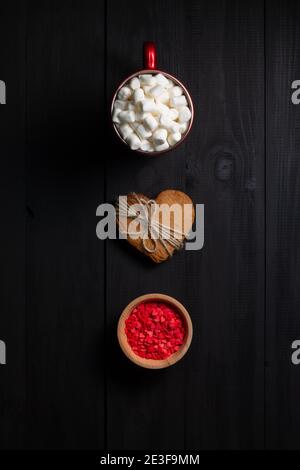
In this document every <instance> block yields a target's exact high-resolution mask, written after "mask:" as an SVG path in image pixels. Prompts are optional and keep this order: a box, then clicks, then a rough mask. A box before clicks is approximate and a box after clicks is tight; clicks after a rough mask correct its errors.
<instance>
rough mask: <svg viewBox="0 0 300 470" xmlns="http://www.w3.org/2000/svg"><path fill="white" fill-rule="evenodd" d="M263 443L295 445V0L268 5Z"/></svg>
mask: <svg viewBox="0 0 300 470" xmlns="http://www.w3.org/2000/svg"><path fill="white" fill-rule="evenodd" d="M266 14H267V16H266V18H267V35H266V38H267V44H266V46H267V48H266V52H267V54H266V55H267V134H266V138H267V155H266V157H267V180H266V192H267V206H266V207H267V253H266V259H267V279H268V284H267V317H266V319H267V321H266V332H267V336H266V351H267V357H266V359H267V368H266V386H267V388H266V396H267V401H266V405H267V414H266V417H267V420H266V431H267V442H266V445H267V447H268V448H272V449H278V448H283V449H299V448H300V439H299V429H300V403H299V390H300V370H299V366H298V367H296V366H294V365H293V364H292V362H291V355H292V349H291V344H292V342H293V341H294V340H299V338H300V315H299V312H300V292H299V283H300V162H299V155H300V139H299V136H300V106H299V105H298V106H295V105H293V104H292V101H291V95H292V89H291V85H292V82H293V81H294V80H300V78H299V77H300V5H299V2H297V1H293V0H289V1H286V2H284V1H281V0H277V1H275V2H273V1H272V2H271V1H268V2H267V11H266Z"/></svg>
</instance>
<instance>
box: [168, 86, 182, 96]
mask: <svg viewBox="0 0 300 470" xmlns="http://www.w3.org/2000/svg"><path fill="white" fill-rule="evenodd" d="M169 93H170V96H171V98H175V96H181V95H182V94H183V89H182V88H181V87H180V86H174V87H172V88H171V89H170V90H169Z"/></svg>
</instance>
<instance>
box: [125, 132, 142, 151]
mask: <svg viewBox="0 0 300 470" xmlns="http://www.w3.org/2000/svg"><path fill="white" fill-rule="evenodd" d="M127 143H128V145H129V147H130V148H131V150H137V149H139V148H140V146H141V144H142V142H141V141H140V139H139V138H138V136H137V135H136V134H135V132H133V133H132V134H130V135H129V136H128V137H127Z"/></svg>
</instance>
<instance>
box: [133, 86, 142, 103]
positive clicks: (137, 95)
mask: <svg viewBox="0 0 300 470" xmlns="http://www.w3.org/2000/svg"><path fill="white" fill-rule="evenodd" d="M144 99H145V93H144V90H143V89H142V88H138V89H137V90H135V92H134V93H133V101H134V103H135V104H137V103H138V102H139V101H143V100H144Z"/></svg>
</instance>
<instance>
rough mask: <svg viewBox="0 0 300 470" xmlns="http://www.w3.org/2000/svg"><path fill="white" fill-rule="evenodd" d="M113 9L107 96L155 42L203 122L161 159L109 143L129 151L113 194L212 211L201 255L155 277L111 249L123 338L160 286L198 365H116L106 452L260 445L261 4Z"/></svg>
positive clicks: (111, 287)
mask: <svg viewBox="0 0 300 470" xmlns="http://www.w3.org/2000/svg"><path fill="white" fill-rule="evenodd" d="M116 3H117V2H111V3H110V5H111V6H110V7H109V10H108V77H109V78H108V83H109V89H108V92H109V95H110V94H112V92H113V89H114V87H116V86H117V85H118V82H119V81H120V80H122V79H123V78H124V75H126V74H129V73H132V72H133V71H134V70H137V69H138V68H139V67H140V66H141V47H140V46H141V44H142V42H143V41H144V40H156V41H157V43H158V48H159V67H161V68H162V69H165V70H166V71H168V72H170V73H172V74H174V75H175V76H178V77H179V78H180V79H181V80H182V81H183V83H185V84H186V86H187V87H188V89H189V90H190V91H191V95H192V97H193V100H194V103H195V113H196V121H195V125H194V128H193V131H192V134H191V136H190V137H189V139H187V141H186V143H185V145H184V146H182V147H180V148H179V149H177V151H176V152H174V154H170V155H167V156H165V157H162V158H161V159H157V160H153V159H152V160H151V159H150V160H146V159H141V158H139V159H138V158H134V157H132V156H131V155H130V154H129V153H126V151H123V149H122V150H118V147H114V146H113V145H114V144H112V150H111V153H114V154H117V153H119V160H118V166H119V177H118V175H116V173H115V171H114V168H115V164H116V163H115V161H114V162H113V163H112V167H113V168H112V170H110V168H108V175H107V178H108V187H109V193H108V196H109V197H113V196H116V195H117V194H118V193H120V191H121V192H122V191H126V192H128V191H129V190H134V191H141V192H146V191H147V194H149V193H150V194H151V195H153V194H154V195H155V194H156V193H157V192H158V191H159V190H161V189H165V188H168V187H170V186H171V187H173V186H174V182H178V184H179V185H180V186H179V187H180V188H181V189H184V188H187V189H188V190H187V193H189V192H190V193H191V196H192V198H193V200H194V202H198V203H204V204H205V205H206V207H207V211H206V221H205V227H206V240H207V241H206V246H205V249H204V250H203V252H186V253H182V254H180V255H179V256H178V257H175V258H174V259H173V260H172V262H170V263H166V264H165V265H164V266H159V270H158V269H156V270H154V269H149V267H148V266H144V265H143V264H142V263H141V262H140V261H139V260H138V259H137V260H136V261H135V260H134V259H133V257H132V259H131V258H129V255H130V256H131V254H129V252H128V254H127V251H125V248H124V249H123V247H122V246H121V244H119V245H118V246H114V245H113V244H112V243H110V244H109V245H108V272H107V283H108V302H109V305H108V315H109V318H110V319H111V325H112V331H113V334H114V328H115V322H116V319H117V317H118V315H119V314H120V312H121V310H122V308H123V307H124V305H126V303H127V302H128V301H129V300H130V299H131V298H134V296H135V295H140V294H143V293H147V291H148V292H149V291H150V292H151V291H153V290H155V291H157V292H169V293H171V294H174V295H175V297H179V299H183V300H184V303H185V304H186V307H187V308H188V309H189V311H190V312H191V316H192V319H193V321H194V322H195V325H196V328H195V339H194V342H193V346H192V348H191V357H190V358H189V359H190V360H189V361H186V362H185V361H183V363H182V364H179V365H178V366H177V367H176V368H174V369H173V370H170V371H168V372H167V374H164V375H162V374H161V375H157V376H150V375H149V372H148V371H146V372H145V371H139V370H135V369H133V368H132V367H131V366H130V365H128V364H126V363H125V362H124V361H123V359H122V358H117V359H116V362H115V365H113V369H117V371H118V381H116V380H115V379H114V377H113V375H114V372H112V373H111V375H112V378H111V380H110V381H109V408H108V416H109V444H110V446H111V447H112V448H162V449H164V448H173V449H183V448H184V447H186V448H197V449H201V448H203V449H207V448H259V447H262V446H263V413H262V410H263V323H264V291H263V288H264V269H263V268H264V231H263V226H264V224H263V221H264V218H263V217H264V200H263V194H264V193H263V183H264V134H263V132H264V131H263V127H264V126H263V123H264V120H263V119H264V109H263V103H264V94H263V90H264V75H263V70H264V61H263V57H264V56H263V51H264V42H263V8H262V4H261V2H254V3H253V2H252V3H251V6H250V5H248V6H241V5H240V2H213V3H212V4H208V3H207V2H205V3H200V2H193V1H192V2H184V1H177V2H175V3H174V2H170V3H169V2H165V3H166V4H165V8H164V9H163V10H161V2H151V4H149V6H146V7H145V9H143V11H141V9H140V8H139V3H138V2H131V3H130V5H129V6H128V5H126V7H125V6H124V7H123V8H121V9H120V7H119V9H118V10H117V5H116ZM116 11H117V14H116ZM170 11H172V14H171V15H172V20H171V21H170ZM158 17H159V21H157V18H158ZM233 25H234V27H233ZM133 31H134V34H133V33H132V32H133ZM245 51H246V54H245ZM124 57H126V58H127V62H126V63H123V61H122V58H123V59H124ZM140 175H142V177H139V176H140ZM113 347H114V348H115V344H114V343H113ZM123 362H124V366H122V364H123ZM121 367H123V374H122V376H121V377H120V375H119V371H120V369H121ZM113 379H114V380H113ZM120 390H122V392H121V395H122V397H123V399H122V401H120V400H119V397H120ZM175 390H176V393H175ZM146 409H147V411H145V410H146ZM117 423H118V426H117ZM170 428H171V429H172V432H169V429H170Z"/></svg>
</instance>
